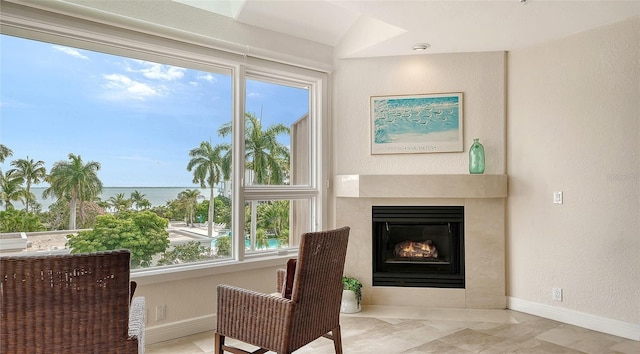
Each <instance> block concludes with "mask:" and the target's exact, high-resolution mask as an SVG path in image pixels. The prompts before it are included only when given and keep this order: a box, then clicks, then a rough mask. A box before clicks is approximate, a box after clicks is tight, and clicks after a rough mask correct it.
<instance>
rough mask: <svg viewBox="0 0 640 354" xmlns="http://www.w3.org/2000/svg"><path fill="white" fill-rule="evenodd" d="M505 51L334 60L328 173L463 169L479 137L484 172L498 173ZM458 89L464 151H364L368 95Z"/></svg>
mask: <svg viewBox="0 0 640 354" xmlns="http://www.w3.org/2000/svg"><path fill="white" fill-rule="evenodd" d="M505 60H506V59H505V53H503V52H490V53H474V54H437V55H435V54H434V55H414V56H403V57H385V58H373V59H347V60H339V61H337V63H336V65H335V68H336V69H335V72H334V79H335V82H334V101H333V104H334V105H333V109H334V111H333V121H332V123H333V134H332V136H333V139H334V141H333V148H334V149H335V150H334V151H335V155H336V156H335V160H334V163H335V165H334V171H335V174H449V173H452V174H455V173H469V146H470V145H471V144H472V143H473V138H474V137H479V138H480V141H481V142H482V143H483V145H484V148H485V153H486V170H485V173H488V174H502V173H505V167H504V165H505V150H504V148H505V95H506V91H505V90H506V89H505V80H506V78H505ZM439 92H463V115H464V123H463V125H464V150H465V151H464V152H455V153H427V154H395V155H371V153H370V151H371V150H370V149H371V145H370V144H371V143H370V134H371V130H370V129H371V124H370V119H371V118H370V115H369V100H370V97H371V96H380V95H402V94H424V93H439Z"/></svg>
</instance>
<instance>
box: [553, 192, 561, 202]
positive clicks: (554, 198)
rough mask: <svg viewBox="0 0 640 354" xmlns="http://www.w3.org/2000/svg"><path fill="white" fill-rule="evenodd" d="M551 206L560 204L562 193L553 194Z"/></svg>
mask: <svg viewBox="0 0 640 354" xmlns="http://www.w3.org/2000/svg"><path fill="white" fill-rule="evenodd" d="M553 204H562V192H553Z"/></svg>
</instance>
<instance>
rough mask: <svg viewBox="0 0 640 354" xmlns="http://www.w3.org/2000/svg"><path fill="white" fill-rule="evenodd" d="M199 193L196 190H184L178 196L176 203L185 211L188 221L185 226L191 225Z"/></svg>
mask: <svg viewBox="0 0 640 354" xmlns="http://www.w3.org/2000/svg"><path fill="white" fill-rule="evenodd" d="M199 195H200V191H199V190H197V189H186V190H184V191H182V192H180V193H179V194H178V201H179V202H180V203H181V204H182V205H183V206H184V207H185V208H186V209H187V214H188V215H189V220H188V222H187V225H189V224H191V225H193V214H194V211H195V209H196V203H197V202H198V196H199Z"/></svg>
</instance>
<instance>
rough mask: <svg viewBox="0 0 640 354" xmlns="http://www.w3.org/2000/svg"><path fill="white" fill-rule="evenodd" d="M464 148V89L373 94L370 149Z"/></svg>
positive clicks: (376, 151) (385, 151)
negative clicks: (461, 90) (433, 92)
mask: <svg viewBox="0 0 640 354" xmlns="http://www.w3.org/2000/svg"><path fill="white" fill-rule="evenodd" d="M460 151H463V140H462V92H457V93H438V94H424V95H411V96H373V97H371V153H372V154H403V153H427V152H460Z"/></svg>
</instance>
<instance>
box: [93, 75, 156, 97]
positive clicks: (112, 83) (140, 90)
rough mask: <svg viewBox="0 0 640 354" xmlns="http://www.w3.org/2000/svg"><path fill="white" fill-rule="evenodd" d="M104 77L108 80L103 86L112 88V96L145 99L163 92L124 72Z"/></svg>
mask: <svg viewBox="0 0 640 354" xmlns="http://www.w3.org/2000/svg"><path fill="white" fill-rule="evenodd" d="M104 78H105V80H107V82H106V83H105V84H104V85H103V87H104V88H106V89H110V90H111V95H110V97H111V98H120V99H124V98H133V99H138V100H144V99H145V98H146V97H152V96H159V95H160V94H161V92H160V90H158V89H156V88H153V87H151V86H149V85H147V84H144V83H141V82H137V81H135V80H132V79H131V78H129V77H128V76H125V75H122V74H110V75H104Z"/></svg>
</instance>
